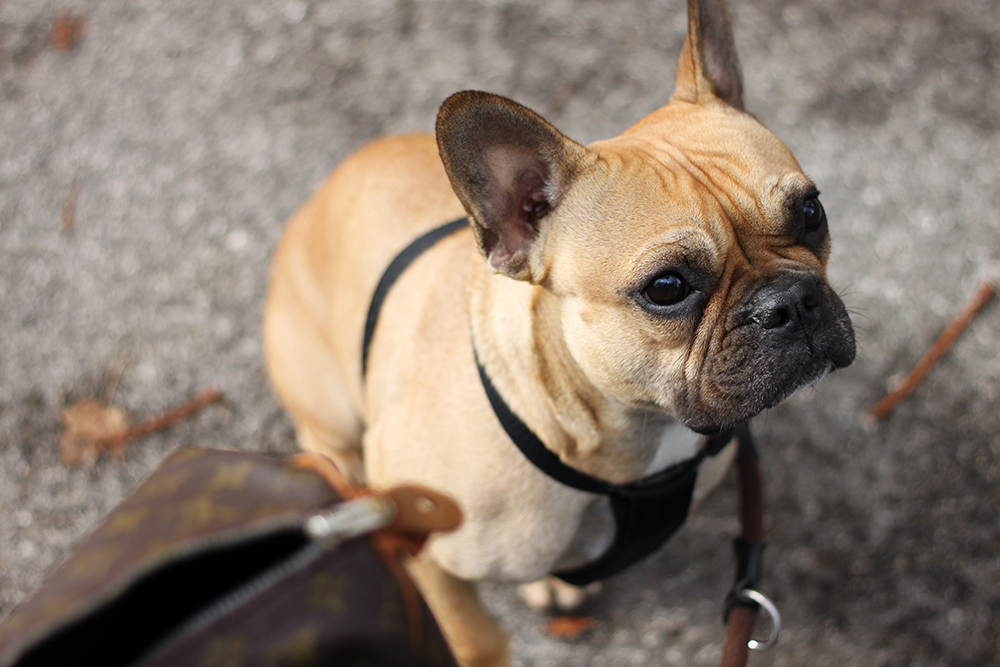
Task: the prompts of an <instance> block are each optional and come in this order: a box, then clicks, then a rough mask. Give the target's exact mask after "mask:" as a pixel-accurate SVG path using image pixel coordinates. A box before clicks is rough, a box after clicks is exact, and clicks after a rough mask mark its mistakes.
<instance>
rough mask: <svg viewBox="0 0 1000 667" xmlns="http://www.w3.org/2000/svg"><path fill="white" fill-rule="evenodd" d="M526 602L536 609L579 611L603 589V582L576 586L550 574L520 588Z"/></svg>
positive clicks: (522, 597) (564, 611)
mask: <svg viewBox="0 0 1000 667" xmlns="http://www.w3.org/2000/svg"><path fill="white" fill-rule="evenodd" d="M518 591H519V592H520V593H521V599H522V600H524V603H525V604H527V605H528V606H529V607H531V608H532V609H534V610H536V611H558V612H562V613H570V612H574V611H577V610H578V609H579V608H580V607H581V606H583V603H584V602H586V601H587V600H589V599H590V598H592V597H594V596H595V595H597V594H598V593H599V592H600V591H601V583H600V582H594V583H592V584H588V585H587V586H574V585H573V584H567V583H566V582H565V581H563V580H562V579H558V578H556V577H553V576H552V575H549V576H547V577H545V578H544V579H539V580H538V581H533V582H531V583H530V584H523V585H522V586H520V587H519V588H518Z"/></svg>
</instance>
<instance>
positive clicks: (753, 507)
mask: <svg viewBox="0 0 1000 667" xmlns="http://www.w3.org/2000/svg"><path fill="white" fill-rule="evenodd" d="M738 436H739V448H740V449H739V461H738V478H739V486H740V523H741V525H742V534H741V535H740V537H738V538H737V539H736V540H735V551H736V559H737V567H736V583H735V584H734V585H733V588H732V589H731V590H730V592H729V595H728V596H727V597H726V611H725V620H726V625H727V628H726V638H725V641H724V642H723V645H722V660H721V661H720V666H721V667H743V666H744V665H746V664H747V660H748V659H749V656H750V650H751V649H756V650H761V649H767V648H770V647H771V646H773V645H774V644H775V643H776V642H777V641H778V634H779V633H780V632H781V615H780V614H779V613H778V610H777V608H775V606H774V604H773V603H772V602H771V601H770V600H769V599H768V598H767V597H765V596H764V595H763V594H762V593H761V592H760V591H759V590H757V589H758V586H759V582H760V575H761V554H762V553H763V551H764V547H765V542H764V484H763V479H762V477H761V474H760V465H759V462H758V459H757V451H756V449H755V448H754V445H753V441H752V439H751V437H750V430H749V428H744V429H741V430H739V431H738ZM760 609H763V610H764V613H765V614H766V615H767V616H768V617H769V619H770V621H771V634H770V636H769V637H768V638H767V639H766V640H764V641H762V642H760V641H757V640H754V639H751V637H752V635H753V630H754V624H755V623H756V620H757V612H758V610H760Z"/></svg>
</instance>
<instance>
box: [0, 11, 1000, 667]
mask: <svg viewBox="0 0 1000 667" xmlns="http://www.w3.org/2000/svg"><path fill="white" fill-rule="evenodd" d="M731 5H732V7H731V9H732V12H733V15H734V20H735V24H736V25H735V27H736V33H737V34H736V38H737V43H738V47H739V50H740V54H741V58H742V61H743V66H744V70H745V76H746V87H747V91H748V102H749V107H750V108H751V109H752V110H754V111H755V113H757V114H758V116H759V117H760V118H761V119H762V120H763V121H764V122H765V123H766V124H767V125H768V126H769V127H770V128H771V129H773V130H774V131H775V132H776V133H777V134H778V136H779V137H781V138H783V139H784V140H785V141H786V143H788V144H789V146H790V147H791V148H792V150H793V151H794V152H795V154H796V155H797V156H798V157H799V160H800V162H801V164H802V165H803V167H804V169H805V170H806V172H807V173H809V174H810V175H811V176H812V177H813V179H814V180H815V181H816V182H817V183H818V184H819V186H820V188H821V189H822V190H823V202H824V204H825V206H826V209H827V211H828V214H829V216H830V221H831V227H832V229H833V236H834V251H833V256H832V259H831V265H830V274H831V276H832V280H833V282H834V284H835V286H836V287H837V288H838V289H840V290H841V291H842V292H843V293H844V295H845V301H846V302H847V303H848V305H849V307H850V308H851V309H852V312H853V315H854V320H855V324H856V326H857V328H858V338H859V344H860V354H859V358H858V361H857V362H856V363H855V365H854V366H853V367H851V368H849V369H847V370H845V371H842V372H839V373H836V374H834V375H833V376H831V377H830V378H829V379H827V380H824V381H823V382H822V383H821V384H820V385H819V386H817V387H816V388H815V389H811V390H808V391H806V392H803V393H802V394H800V395H799V396H797V397H796V398H794V399H793V400H792V401H790V402H789V403H787V404H786V405H784V406H782V407H780V408H778V409H775V410H772V411H771V412H769V413H768V414H766V415H764V416H763V417H762V418H760V419H758V425H757V431H758V434H759V439H760V443H761V448H762V451H763V456H764V459H765V465H766V468H765V474H766V477H767V482H768V492H769V496H770V505H769V527H770V542H771V546H770V547H769V549H768V554H767V556H768V558H767V574H766V581H765V586H764V588H765V590H766V591H767V592H769V593H770V594H771V595H772V596H773V598H774V600H775V601H776V602H777V603H778V604H779V606H780V608H781V610H782V612H783V614H784V616H785V621H786V632H785V633H784V635H783V641H782V644H781V645H780V647H779V648H777V649H776V650H774V651H771V652H770V653H767V654H760V655H755V656H753V660H752V664H753V665H863V666H866V667H867V666H878V665H886V666H888V665H894V666H895V665H900V666H902V665H913V666H931V665H970V666H971V665H995V664H998V663H1000V645H998V640H997V637H998V636H1000V617H998V616H997V614H998V613H1000V557H998V552H1000V549H998V545H1000V540H998V538H1000V519H998V517H997V510H998V497H997V492H996V485H997V482H998V480H1000V460H998V459H1000V436H998V435H997V433H998V431H1000V410H997V400H998V394H1000V307H998V306H997V305H996V304H993V305H991V306H989V307H987V308H986V309H985V310H984V312H983V313H982V314H981V316H980V317H979V318H978V319H977V320H976V321H975V322H974V323H973V326H972V327H971V329H970V330H969V331H968V332H966V334H965V335H964V336H963V337H962V338H961V339H960V340H959V342H958V344H957V345H956V347H955V348H954V349H953V350H952V351H951V352H950V353H949V354H948V355H947V356H946V357H945V359H944V360H943V361H942V362H941V363H940V364H939V365H938V366H937V367H936V368H935V369H934V371H933V372H932V373H931V375H930V376H929V378H928V379H927V380H926V381H925V382H924V383H923V384H922V385H921V386H920V388H919V389H918V390H917V392H916V393H915V394H914V395H913V396H912V397H911V398H910V399H909V400H907V401H906V402H905V403H904V404H903V405H902V406H901V407H900V408H899V409H898V411H897V412H896V413H895V414H894V415H893V416H892V417H891V418H889V419H888V420H886V421H885V422H884V423H883V424H881V425H880V426H879V427H877V428H875V429H873V430H866V429H864V428H863V427H862V426H861V420H860V417H861V414H862V412H863V411H864V410H865V409H866V408H867V407H868V406H869V405H870V404H871V403H873V402H874V401H875V400H877V399H878V398H879V397H880V396H881V395H882V394H883V393H884V392H885V391H886V389H887V388H888V387H890V386H891V385H892V383H893V382H894V381H895V380H896V379H898V377H899V376H900V374H901V373H902V372H905V370H907V369H908V368H909V367H910V366H912V364H913V363H914V362H915V361H916V360H917V359H918V358H919V357H920V355H921V354H922V352H923V351H924V350H925V349H926V348H927V347H928V345H929V344H930V343H931V341H932V340H933V339H934V338H935V337H936V336H937V334H938V333H939V332H940V331H941V329H942V328H943V326H944V325H945V323H946V322H947V321H948V320H949V319H950V318H951V316H952V315H954V313H956V312H957V310H958V309H959V308H960V306H961V304H962V303H963V302H964V300H965V299H966V298H967V297H968V296H969V295H970V294H971V293H972V292H973V290H974V289H975V287H976V285H977V284H978V283H979V282H980V281H982V280H986V279H991V280H997V279H1000V216H998V213H997V211H998V209H1000V136H998V135H1000V83H998V81H1000V8H998V5H997V3H996V2H995V0H882V1H881V2H878V3H871V2H862V1H860V0H829V1H827V2H808V3H802V2H795V1H790V2H781V1H779V0H758V1H757V2H752V3H751V2H747V1H746V0H731ZM66 9H72V10H75V11H77V12H80V13H83V14H85V15H86V20H87V23H86V32H85V35H84V37H83V39H82V41H81V42H80V43H79V45H78V46H77V47H76V48H75V49H73V50H72V51H70V52H68V53H63V52H60V51H58V50H57V49H54V48H52V47H51V46H50V45H49V43H48V36H49V34H50V30H51V23H52V20H53V17H54V16H56V15H57V13H58V12H60V11H63V10H66ZM684 27H685V18H684V7H683V6H682V2H681V1H680V0H670V1H669V2H662V1H660V0H656V1H655V2H651V1H648V0H614V2H611V1H610V0H606V1H603V2H602V1H600V0H589V1H585V2H584V1H580V2H570V1H569V0H531V1H530V2H529V1H527V0H484V1H483V2H480V3H477V4H473V3H469V2H460V1H459V0H440V1H432V0H367V1H366V2H363V3H361V2H348V1H347V0H333V1H329V2H320V1H316V2H312V3H305V2H301V1H299V0H292V1H282V2H267V1H263V0H260V1H255V2H247V1H244V0H216V1H214V2H207V1H205V0H101V1H97V0H94V1H91V2H80V1H77V2H73V1H72V0H64V1H62V2H52V1H50V0H6V1H4V2H2V4H0V312H2V315H0V613H3V612H6V611H9V610H10V609H11V608H12V607H13V605H15V604H16V603H17V602H18V601H19V600H20V599H22V598H23V597H24V596H25V595H26V594H27V593H28V592H29V591H31V590H32V589H33V588H34V587H35V586H36V585H38V584H39V582H40V581H41V580H42V577H43V575H44V573H45V572H46V571H47V570H48V569H49V568H50V567H51V566H53V565H54V564H55V563H57V562H58V561H59V560H60V559H61V558H63V557H64V556H65V555H66V554H67V552H68V550H69V549H70V548H71V546H72V544H73V543H74V541H75V540H77V539H78V538H79V537H80V536H82V535H83V534H85V533H86V532H87V531H88V530H89V529H90V528H91V527H93V526H94V524H95V522H97V521H98V519H99V518H100V517H101V516H102V515H103V514H104V513H105V512H107V511H108V510H109V509H111V508H112V507H113V506H114V505H115V504H116V503H117V502H118V501H119V500H120V499H121V498H122V496H123V494H125V493H127V492H128V491H129V489H131V488H132V487H134V486H135V484H136V483H137V482H138V481H139V480H140V479H141V478H142V477H143V476H144V475H146V474H148V472H149V471H150V470H152V469H153V468H154V467H155V465H156V464H157V463H158V461H159V460H160V459H161V458H162V457H163V456H164V455H165V454H167V453H168V452H169V451H171V450H173V449H175V448H177V447H182V446H188V445H207V446H215V447H230V448H233V447H235V448H241V449H246V450H253V451H265V452H276V453H277V452H289V451H291V450H292V447H293V445H292V433H291V429H290V427H289V424H288V422H287V420H286V419H285V417H284V416H283V414H282V413H281V411H280V409H279V407H278V405H277V403H276V401H275V399H274V398H273V397H272V395H271V394H270V392H269V390H268V388H267V385H266V381H265V378H264V374H263V371H262V365H261V350H260V341H259V317H260V310H261V303H262V298H263V294H264V290H265V285H266V278H267V272H268V261H269V256H270V253H271V250H272V248H273V246H274V243H275V241H276V239H277V237H278V234H279V231H280V229H281V226H282V223H283V221H284V220H285V219H286V218H287V217H288V215H289V214H290V212H291V211H292V210H293V209H294V208H295V206H296V205H297V204H299V203H300V202H302V201H303V200H304V199H305V198H306V197H307V196H308V194H309V193H310V192H311V191H312V190H313V188H315V187H316V185H317V184H318V183H319V182H320V180H321V179H322V178H323V176H324V175H325V174H326V173H327V172H328V171H329V170H330V169H331V168H332V167H333V165H334V164H336V162H337V161H338V160H340V159H341V158H343V157H344V156H345V155H346V154H347V153H348V152H349V151H351V150H352V149H354V148H356V147H357V146H359V145H360V144H362V143H363V142H364V141H366V140H367V139H370V138H372V137H374V136H376V135H379V134H383V133H390V132H401V131H415V130H419V131H429V130H430V129H431V128H432V126H433V119H434V114H435V111H436V108H437V105H438V104H439V103H440V102H441V100H443V99H444V98H445V97H446V96H447V95H448V94H450V93H452V92H454V91H456V90H460V89H465V88H480V89H485V90H490V91H494V92H498V93H502V94H505V95H508V96H511V97H514V98H516V99H518V100H519V101H521V102H523V103H525V104H527V105H529V106H531V107H532V108H534V109H536V110H537V111H539V112H540V113H542V114H543V115H545V116H546V117H548V118H549V119H550V120H552V121H553V122H554V123H556V125H557V126H559V127H560V128H561V129H562V130H563V131H564V132H566V133H567V134H568V135H569V136H571V137H573V138H575V139H577V140H579V141H584V142H587V141H591V140H595V139H598V138H602V137H607V136H611V135H613V134H616V133H618V132H619V131H621V130H623V129H624V128H626V127H627V126H629V125H630V124H631V123H633V122H634V121H636V120H638V119H639V118H641V117H642V116H644V115H645V114H646V113H648V112H649V111H651V110H653V109H655V108H656V107H658V106H660V105H662V104H663V103H665V102H666V101H667V99H668V97H669V94H670V92H671V90H672V87H673V67H674V62H675V60H676V55H677V52H678V50H679V48H680V45H681V41H682V38H683V31H684ZM74 183H76V184H77V185H78V188H79V195H78V197H77V200H76V206H75V215H74V217H73V223H72V226H71V228H70V229H68V230H67V229H64V228H63V227H64V225H63V223H62V221H61V214H62V211H63V209H64V205H65V202H66V201H67V198H68V197H70V192H71V191H72V190H73V189H74ZM120 360H123V361H124V362H125V363H126V365H125V369H124V372H123V374H122V375H121V380H120V382H119V384H118V386H117V392H116V394H115V401H116V403H118V404H120V405H121V406H122V407H124V408H125V409H127V410H128V411H129V412H130V413H131V414H132V415H133V416H134V417H135V418H143V417H148V416H151V415H153V414H156V413H158V412H160V411H162V410H163V409H164V408H166V407H168V406H170V405H172V404H175V403H177V402H179V401H182V400H184V399H186V398H188V397H190V396H192V395H193V394H195V393H197V392H198V391H200V390H201V389H203V388H205V387H207V386H210V385H218V386H220V387H221V388H222V389H223V391H224V392H225V394H226V396H227V397H228V398H229V400H230V402H231V405H232V407H231V409H229V410H226V409H223V408H210V409H208V410H207V411H205V412H203V413H202V414H200V415H199V416H197V417H196V418H194V419H192V420H190V421H188V422H186V423H184V424H182V425H180V426H177V427H174V428H172V429H170V430H168V431H166V432H163V433H161V434H157V435H154V436H151V437H149V438H147V439H145V440H143V441H142V442H141V443H139V444H137V445H134V446H132V447H131V448H129V449H128V450H127V455H126V460H125V462H124V464H122V463H120V462H118V461H114V460H104V459H102V460H100V461H98V462H97V464H96V465H95V466H93V467H92V468H74V469H71V470H66V469H64V468H63V467H62V466H61V465H60V460H59V452H58V446H57V437H58V431H59V424H58V416H59V411H60V409H61V408H62V407H63V406H64V405H66V404H67V403H68V402H70V401H72V400H74V399H77V398H81V397H84V396H90V395H100V394H101V392H102V391H103V389H102V388H103V387H104V385H105V376H106V375H107V373H108V371H109V369H110V368H113V367H115V365H116V364H118V363H119V361H120ZM732 486H733V484H732V482H730V483H729V484H728V485H727V486H726V488H724V489H722V491H721V492H720V493H717V494H716V495H715V496H714V497H713V498H712V499H711V500H710V501H709V503H708V504H707V505H706V506H705V507H704V508H703V510H702V511H701V512H700V513H699V514H698V516H696V517H694V518H693V519H692V521H691V522H690V523H689V525H688V526H687V527H686V528H685V530H684V531H682V534H680V535H679V536H678V537H677V538H676V539H675V540H674V541H673V542H672V543H671V544H670V545H669V546H668V547H667V548H666V549H664V550H663V551H662V552H661V553H660V554H659V555H657V556H656V557H654V558H652V559H651V560H649V561H648V562H646V563H643V564H641V565H640V566H637V567H635V568H633V569H632V570H630V571H629V572H627V573H625V574H624V575H621V576H619V577H616V578H614V579H613V580H611V581H610V582H609V583H608V584H607V585H606V587H605V591H604V592H603V594H602V595H601V596H600V597H599V598H597V599H596V600H595V601H594V602H593V603H592V604H591V605H590V607H589V608H588V609H587V613H589V614H591V615H593V617H594V618H595V627H594V629H593V630H592V631H591V632H590V633H589V634H588V635H587V636H585V637H583V638H582V639H580V640H578V641H576V642H564V641H559V640H555V639H552V638H549V637H547V636H545V635H544V633H543V631H542V628H543V624H544V618H543V617H542V616H539V615H536V614H534V613H531V612H529V611H527V610H526V609H524V608H523V607H522V606H521V605H520V604H519V602H518V601H517V599H516V596H515V595H514V593H513V592H512V591H511V589H509V588H507V587H501V586H489V587H486V591H485V593H486V597H487V599H488V602H489V604H490V605H491V606H492V608H493V609H495V610H496V612H497V613H498V615H499V616H500V617H501V619H502V621H503V623H504V624H505V625H506V626H507V627H508V628H509V629H510V630H511V633H512V635H513V648H514V654H515V660H516V662H517V664H520V665H524V666H533V665H538V666H543V665H544V666H546V667H548V666H558V665H595V666H598V665H602V666H614V667H617V666H625V665H682V664H683V665H710V664H712V663H714V662H715V661H716V660H717V658H718V654H719V650H720V642H721V637H722V627H721V623H720V621H719V614H720V607H721V599H722V597H723V595H724V593H725V591H726V589H727V587H728V584H729V580H730V577H731V572H730V570H731V567H732V566H731V563H730V557H729V549H730V547H729V538H730V536H731V535H732V534H733V533H734V532H735V530H736V521H735V518H734V516H733V514H734V512H733V507H734V505H735V494H734V492H733V489H732Z"/></svg>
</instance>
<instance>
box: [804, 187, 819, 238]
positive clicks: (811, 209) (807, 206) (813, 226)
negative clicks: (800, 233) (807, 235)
mask: <svg viewBox="0 0 1000 667" xmlns="http://www.w3.org/2000/svg"><path fill="white" fill-rule="evenodd" d="M802 217H803V220H804V222H805V228H806V232H814V231H816V230H817V229H819V228H820V225H822V224H823V205H822V204H820V203H819V198H818V197H816V196H815V195H813V196H812V197H810V198H809V199H807V200H805V201H804V202H802Z"/></svg>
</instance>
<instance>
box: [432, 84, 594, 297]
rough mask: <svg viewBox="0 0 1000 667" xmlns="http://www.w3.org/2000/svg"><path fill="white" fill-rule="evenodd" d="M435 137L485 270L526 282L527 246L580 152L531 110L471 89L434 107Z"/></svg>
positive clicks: (572, 173) (559, 194) (582, 150)
mask: <svg viewBox="0 0 1000 667" xmlns="http://www.w3.org/2000/svg"><path fill="white" fill-rule="evenodd" d="M437 142H438V150H439V151H440V153H441V160H442V161H443V162H444V167H445V170H446V171H447V172H448V178H449V179H451V187H452V188H453V189H454V190H455V194H457V195H458V198H459V199H460V200H461V201H462V205H463V206H465V210H466V211H467V212H468V213H469V219H470V220H471V222H472V227H473V229H474V230H475V233H476V239H477V240H478V242H479V248H480V250H482V252H483V254H484V255H485V256H486V259H487V260H488V261H489V264H490V268H492V269H493V270H494V271H496V272H498V273H502V274H504V275H507V276H510V277H511V278H516V279H518V280H534V279H535V278H536V276H534V275H533V272H532V270H531V266H530V261H529V259H530V251H531V248H532V246H533V244H534V242H535V239H536V237H537V236H538V233H539V229H540V228H541V225H542V221H543V219H544V218H545V217H546V215H548V214H549V213H550V212H551V211H552V210H553V209H554V208H555V207H556V206H558V204H559V200H560V198H561V197H562V196H563V195H564V194H565V193H566V191H567V190H568V189H569V186H570V183H571V182H572V181H573V178H574V176H575V175H576V171H577V167H578V165H579V162H580V158H581V157H582V156H583V155H584V154H585V153H586V149H585V148H584V147H583V146H581V145H579V144H577V143H575V142H573V141H571V140H570V139H567V138H566V137H565V136H563V135H562V134H561V133H560V132H559V131H558V130H557V129H555V128H554V127H553V126H552V125H550V124H549V123H548V122H546V120H545V119H544V118H542V117H541V116H539V115H538V114H536V113H535V112H534V111H531V110H530V109H528V108H526V107H523V106H521V105H520V104H517V103H516V102H512V101H511V100H508V99H506V98H504V97H500V96H499V95H491V94H489V93H480V92H475V91H466V92H462V93H456V94H455V95H452V96H451V97H449V98H448V99H447V100H445V102H444V104H442V105H441V110H440V111H439V112H438V117H437Z"/></svg>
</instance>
